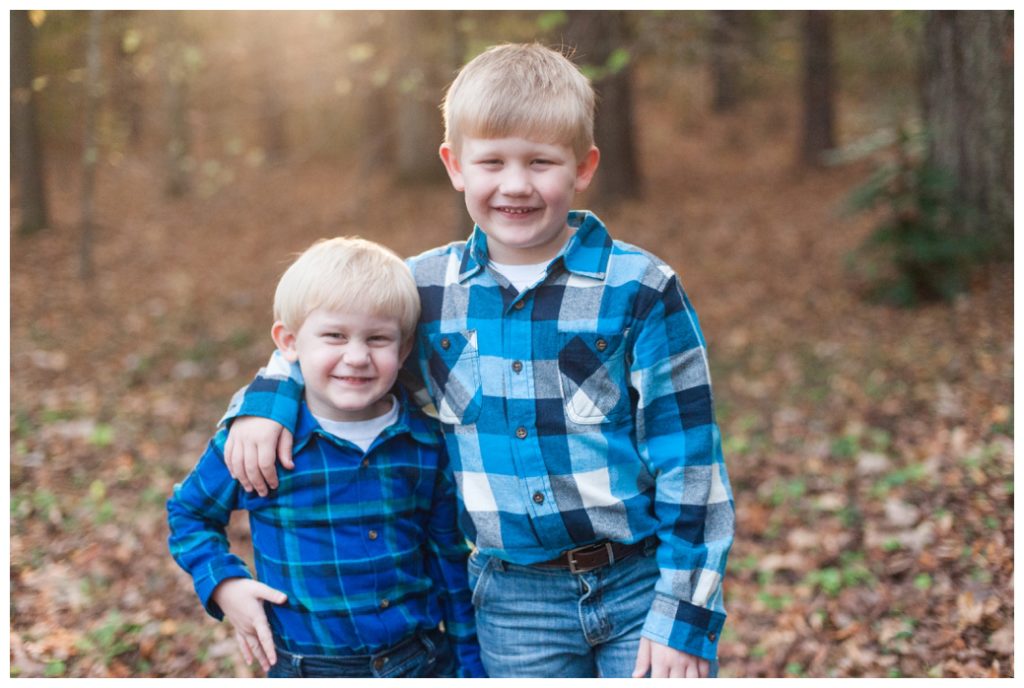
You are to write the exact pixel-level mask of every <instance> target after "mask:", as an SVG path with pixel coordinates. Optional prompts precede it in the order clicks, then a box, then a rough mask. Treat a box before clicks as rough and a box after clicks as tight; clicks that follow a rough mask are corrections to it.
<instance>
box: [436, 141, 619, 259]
mask: <svg viewBox="0 0 1024 688" xmlns="http://www.w3.org/2000/svg"><path fill="white" fill-rule="evenodd" d="M440 152H441V159H442V160H443V161H444V165H445V169H446V170H447V171H448V176H449V177H450V178H451V181H452V186H454V187H455V189H456V190H457V191H464V192H465V195H466V209H467V210H468V211H469V215H470V217H472V218H473V221H474V222H476V223H477V224H478V225H480V227H481V229H483V230H484V232H485V233H486V234H487V248H488V252H489V253H490V257H491V258H492V259H493V260H495V261H497V262H499V263H509V264H530V263H541V262H544V261H546V260H550V259H551V258H554V257H555V255H557V254H558V251H559V250H560V249H561V248H562V246H563V245H564V244H565V242H566V240H567V239H568V238H569V231H570V230H569V226H568V225H567V224H566V218H567V216H568V214H569V210H570V208H571V206H572V200H573V197H574V196H575V194H576V193H578V192H580V191H583V190H584V189H586V188H587V186H589V185H590V181H591V179H592V178H593V176H594V172H595V171H596V170H597V163H598V160H599V158H600V156H599V153H598V151H597V148H594V147H591V148H590V150H589V151H587V153H586V154H585V155H584V156H583V158H582V160H578V159H577V158H576V155H575V154H574V153H573V151H572V149H571V148H569V147H568V146H565V145H561V144H556V143H540V142H537V141H533V140H531V139H526V138H519V137H514V136H513V137H506V138H499V139H485V138H474V137H463V139H462V142H461V146H460V150H459V152H458V154H456V152H455V149H454V148H453V147H452V146H451V145H450V144H447V143H446V144H444V145H442V146H441V151H440Z"/></svg>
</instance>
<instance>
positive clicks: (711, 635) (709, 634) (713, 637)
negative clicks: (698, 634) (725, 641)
mask: <svg viewBox="0 0 1024 688" xmlns="http://www.w3.org/2000/svg"><path fill="white" fill-rule="evenodd" d="M717 637H718V636H717V635H715V634H714V633H708V640H710V641H711V642H715V638H717Z"/></svg>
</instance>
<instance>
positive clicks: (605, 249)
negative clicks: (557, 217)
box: [459, 210, 612, 282]
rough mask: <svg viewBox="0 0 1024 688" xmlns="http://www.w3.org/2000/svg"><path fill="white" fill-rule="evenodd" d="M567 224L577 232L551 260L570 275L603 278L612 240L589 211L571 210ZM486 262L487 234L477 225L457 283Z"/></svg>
mask: <svg viewBox="0 0 1024 688" xmlns="http://www.w3.org/2000/svg"><path fill="white" fill-rule="evenodd" d="M567 221H568V223H569V226H571V227H575V228H576V231H575V232H573V235H572V236H571V237H570V238H569V241H567V242H566V244H565V246H563V247H562V250H561V251H560V252H559V253H558V255H557V256H555V258H554V260H558V259H559V258H561V259H562V260H563V262H564V264H565V269H566V270H568V271H569V272H572V273H575V274H577V275H583V276H585V277H593V278H595V279H604V277H605V275H606V274H607V270H608V257H609V256H610V255H611V251H612V239H611V236H609V234H608V230H607V229H605V226H604V223H603V222H601V220H600V219H599V218H598V217H597V215H595V214H593V213H592V212H590V211H588V210H570V211H569V217H568V220H567ZM488 260H489V257H488V253H487V235H486V234H485V233H484V231H483V230H482V229H480V226H479V225H476V226H474V227H473V234H472V235H470V237H469V240H468V241H467V242H466V250H465V251H464V252H463V254H462V264H461V265H460V266H459V282H465V281H466V280H467V279H469V278H470V277H472V276H473V275H475V274H476V273H478V272H480V270H482V269H483V267H484V265H486V264H487V261H488ZM552 262H554V261H552Z"/></svg>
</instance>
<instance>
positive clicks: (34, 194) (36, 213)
mask: <svg viewBox="0 0 1024 688" xmlns="http://www.w3.org/2000/svg"><path fill="white" fill-rule="evenodd" d="M32 31H33V29H32V24H31V22H29V19H28V11H26V10H12V11H11V176H12V177H13V178H14V179H16V180H17V184H18V206H19V208H20V210H21V220H20V223H19V231H20V232H21V233H22V234H31V233H32V232H35V231H37V230H40V229H43V228H44V227H46V226H47V223H48V218H47V215H48V213H47V208H46V187H45V185H44V182H43V151H42V148H41V147H40V145H39V130H38V126H37V120H36V98H35V94H34V92H33V90H32V79H33V78H34V76H35V75H34V73H33V68H32V38H33V35H32Z"/></svg>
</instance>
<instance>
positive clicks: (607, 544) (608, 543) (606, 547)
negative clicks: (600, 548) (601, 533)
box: [604, 540, 615, 566]
mask: <svg viewBox="0 0 1024 688" xmlns="http://www.w3.org/2000/svg"><path fill="white" fill-rule="evenodd" d="M604 551H605V552H607V553H608V565H609V566H611V565H612V564H614V563H615V550H613V549H612V542H611V540H606V541H605V543H604Z"/></svg>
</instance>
